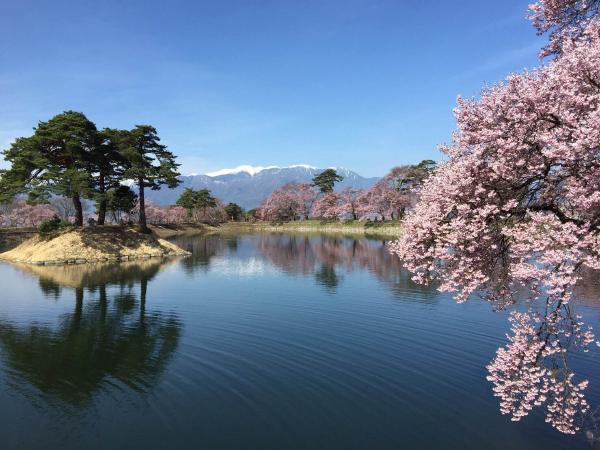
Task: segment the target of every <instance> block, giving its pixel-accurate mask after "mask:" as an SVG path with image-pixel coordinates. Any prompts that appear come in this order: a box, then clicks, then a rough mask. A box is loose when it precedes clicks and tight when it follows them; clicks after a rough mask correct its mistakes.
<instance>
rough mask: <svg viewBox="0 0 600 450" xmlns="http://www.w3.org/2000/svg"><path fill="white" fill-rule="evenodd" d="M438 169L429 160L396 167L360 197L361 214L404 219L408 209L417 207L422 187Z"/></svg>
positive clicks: (359, 210)
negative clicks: (434, 169) (415, 205)
mask: <svg viewBox="0 0 600 450" xmlns="http://www.w3.org/2000/svg"><path fill="white" fill-rule="evenodd" d="M434 167H435V163H434V162H433V161H429V160H426V161H422V162H421V163H419V164H417V165H413V166H411V165H405V166H399V167H394V168H393V169H392V170H391V171H390V172H389V173H387V174H386V175H385V176H384V177H383V178H382V179H381V180H379V181H378V182H377V183H375V184H374V185H373V186H371V187H370V188H369V189H367V190H366V191H365V192H363V193H362V194H361V195H360V196H359V198H358V199H357V210H358V215H359V216H360V217H365V216H372V215H375V216H381V218H382V219H390V220H394V219H402V218H403V217H404V214H405V212H406V210H407V208H409V207H411V206H413V205H414V204H415V200H416V198H417V194H418V192H419V189H420V187H421V184H422V183H423V181H424V180H425V179H426V178H427V177H428V176H429V174H430V173H431V172H432V171H433V168H434Z"/></svg>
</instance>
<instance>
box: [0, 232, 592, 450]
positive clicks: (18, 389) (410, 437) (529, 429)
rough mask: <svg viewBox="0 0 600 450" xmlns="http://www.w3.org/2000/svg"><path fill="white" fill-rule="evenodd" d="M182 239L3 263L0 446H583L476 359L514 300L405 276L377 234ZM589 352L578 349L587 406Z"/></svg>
mask: <svg viewBox="0 0 600 450" xmlns="http://www.w3.org/2000/svg"><path fill="white" fill-rule="evenodd" d="M177 242H178V243H179V244H180V245H182V246H184V247H186V248H187V249H189V250H190V251H191V252H193V255H192V256H190V257H187V258H183V259H176V260H163V261H158V260H145V261H140V262H136V263H133V262H129V263H122V264H120V265H95V266H75V267H73V266H69V267H17V266H13V265H9V264H0V286H1V292H2V293H1V294H0V297H1V300H0V447H1V448H2V449H86V450H91V449H128V450H131V449H187V448H193V449H278V450H281V449H370V450H372V449H400V448H402V449H404V448H406V449H483V448H485V449H545V450H549V449H561V448H567V447H568V448H570V449H578V448H581V449H589V448H590V447H591V446H590V444H589V443H588V442H587V441H586V439H585V437H584V436H583V435H578V436H576V437H565V436H562V435H560V434H559V433H558V432H556V431H553V430H552V429H551V428H549V427H548V426H547V425H546V424H544V421H543V417H542V416H541V415H540V414H533V415H532V416H530V417H527V418H526V419H524V420H523V421H522V422H521V423H516V424H515V423H513V422H511V421H510V420H509V419H508V418H507V417H505V416H502V415H500V413H499V411H498V401H497V399H496V398H494V397H493V396H492V391H491V385H490V384H489V383H488V382H487V381H486V380H485V375H486V371H485V366H486V364H487V363H488V362H489V361H490V360H491V359H492V358H493V356H494V353H495V350H496V348H497V347H498V346H500V345H503V344H504V342H505V336H504V335H505V333H506V331H507V329H508V326H507V320H506V316H507V314H506V313H494V312H492V311H491V308H490V306H489V305H488V304H485V303H484V302H481V301H477V300H474V301H470V302H468V303H466V304H463V305H457V304H456V303H455V302H453V300H452V299H451V298H450V297H449V296H448V295H445V294H440V293H438V292H437V291H435V290H434V289H431V288H427V287H422V286H417V285H415V284H413V283H412V282H411V281H410V277H409V275H408V274H407V273H406V272H405V271H403V270H402V269H401V267H400V264H399V262H398V261H397V260H396V259H395V258H394V257H392V256H391V255H390V254H389V253H388V252H387V251H386V248H385V242H382V241H377V240H366V239H361V240H353V239H348V238H333V237H304V236H287V235H245V236H219V235H212V236H207V237H195V238H181V239H179V240H177ZM594 292H595V291H593V290H591V293H589V292H587V291H585V290H584V292H583V294H582V297H583V299H584V301H583V302H582V304H581V305H579V312H580V313H582V314H583V315H584V318H585V320H586V321H587V322H588V323H591V324H592V325H594V326H595V328H596V329H597V330H600V324H599V323H598V322H599V320H598V319H599V318H600V305H599V304H598V303H597V302H596V301H595V300H594V294H593V293H594ZM599 353H600V352H599V351H598V349H593V350H592V351H591V352H590V353H587V354H585V355H574V358H573V361H574V368H575V369H576V370H575V373H576V374H581V376H585V377H587V378H589V379H590V387H589V388H588V391H587V396H588V399H589V400H590V403H591V405H592V407H594V406H597V405H599V404H600V370H599V369H600V365H599V363H600V354H599Z"/></svg>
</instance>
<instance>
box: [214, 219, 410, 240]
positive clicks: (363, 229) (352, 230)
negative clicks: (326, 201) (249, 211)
mask: <svg viewBox="0 0 600 450" xmlns="http://www.w3.org/2000/svg"><path fill="white" fill-rule="evenodd" d="M215 231H216V232H232V233H233V232H237V233H248V232H274V233H317V234H319V233H327V234H346V235H363V236H373V237H394V238H395V237H398V236H400V234H401V233H402V226H401V224H400V222H397V221H389V222H363V221H355V220H350V221H344V222H340V221H335V222H333V221H332V222H329V221H321V220H297V221H292V222H284V223H272V222H228V223H225V224H222V225H221V226H219V227H218V228H216V229H215Z"/></svg>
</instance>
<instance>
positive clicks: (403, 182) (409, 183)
mask: <svg viewBox="0 0 600 450" xmlns="http://www.w3.org/2000/svg"><path fill="white" fill-rule="evenodd" d="M436 167H437V163H436V162H435V161H432V160H431V159H425V160H423V161H421V162H420V163H419V164H415V165H412V166H408V168H407V169H406V170H404V171H401V172H400V173H399V174H398V176H397V177H396V179H395V180H394V184H395V188H396V190H397V191H399V192H402V193H409V192H411V191H412V190H414V189H415V188H416V187H418V186H419V185H421V184H422V183H423V181H425V179H426V178H427V177H428V176H429V175H431V174H432V173H433V172H434V171H435V169H436Z"/></svg>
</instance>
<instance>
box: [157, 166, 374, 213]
mask: <svg viewBox="0 0 600 450" xmlns="http://www.w3.org/2000/svg"><path fill="white" fill-rule="evenodd" d="M323 170H324V169H318V168H316V167H312V166H309V165H306V164H298V165H293V166H287V167H277V166H268V167H256V166H239V167H236V168H233V169H223V170H219V171H216V172H210V173H207V174H204V175H196V174H193V175H189V176H182V177H181V184H180V185H179V186H178V187H177V188H175V189H168V188H166V187H163V188H162V189H160V190H158V191H146V192H147V193H146V198H147V199H148V200H150V201H152V202H153V203H156V204H158V205H172V204H174V203H175V202H176V201H177V199H178V198H179V196H180V195H181V193H182V192H183V190H184V189H186V188H192V189H196V190H198V189H204V188H206V189H209V190H210V191H211V193H212V194H213V195H214V196H215V197H218V198H219V199H221V200H222V201H223V202H225V203H229V202H232V203H237V204H238V205H240V206H242V207H243V208H245V209H251V208H256V207H257V206H258V205H260V203H261V202H262V201H263V200H264V199H265V198H267V197H268V196H269V195H270V194H271V192H273V191H274V190H275V189H277V188H278V187H280V186H283V185H284V184H286V183H292V182H295V183H310V182H311V180H312V178H313V177H314V176H315V175H317V174H319V173H321V172H322V171H323ZM336 170H337V172H338V174H340V175H342V176H343V177H344V180H343V181H341V182H339V183H337V184H336V190H341V189H344V188H347V187H352V188H355V189H365V188H368V187H370V186H372V185H373V184H375V183H376V182H377V180H379V178H377V177H375V178H365V177H362V176H360V175H359V174H357V173H356V172H353V171H351V170H348V169H342V168H336Z"/></svg>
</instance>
